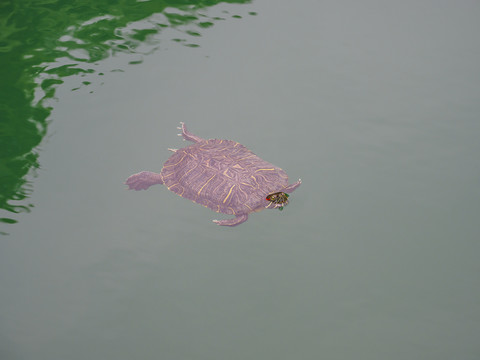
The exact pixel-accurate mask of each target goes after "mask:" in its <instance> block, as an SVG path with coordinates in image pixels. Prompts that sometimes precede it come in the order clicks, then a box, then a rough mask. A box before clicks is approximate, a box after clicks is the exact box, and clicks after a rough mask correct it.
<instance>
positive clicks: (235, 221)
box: [212, 214, 248, 226]
mask: <svg viewBox="0 0 480 360" xmlns="http://www.w3.org/2000/svg"><path fill="white" fill-rule="evenodd" d="M247 219H248V214H241V215H237V217H234V218H233V219H225V220H212V221H213V222H214V223H215V224H217V225H222V226H237V225H239V224H241V223H243V222H245V221H247Z"/></svg>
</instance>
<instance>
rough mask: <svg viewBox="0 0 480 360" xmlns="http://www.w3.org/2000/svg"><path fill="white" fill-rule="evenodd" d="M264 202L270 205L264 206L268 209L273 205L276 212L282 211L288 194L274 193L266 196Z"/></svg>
mask: <svg viewBox="0 0 480 360" xmlns="http://www.w3.org/2000/svg"><path fill="white" fill-rule="evenodd" d="M265 200H267V201H270V203H269V204H268V205H267V206H266V207H267V208H269V207H270V206H271V205H273V208H274V209H275V208H278V210H280V211H282V210H283V207H284V206H287V204H288V194H287V193H284V192H276V193H273V194H269V195H267V197H266V198H265Z"/></svg>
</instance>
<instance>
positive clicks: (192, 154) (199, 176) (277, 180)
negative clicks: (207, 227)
mask: <svg viewBox="0 0 480 360" xmlns="http://www.w3.org/2000/svg"><path fill="white" fill-rule="evenodd" d="M161 175H162V178H163V182H164V184H165V185H166V186H167V187H168V189H169V190H171V191H173V192H175V193H176V194H178V195H180V196H182V197H185V198H187V199H190V200H192V201H194V202H196V203H198V204H201V205H203V206H205V207H208V208H210V209H212V210H213V211H216V212H221V213H225V214H232V215H238V214H242V213H250V212H252V211H258V210H261V209H263V208H264V207H265V206H266V205H268V201H266V199H265V197H266V195H268V194H270V193H274V192H278V191H282V190H283V189H284V188H286V187H287V186H288V177H287V174H286V173H285V172H284V171H283V170H282V169H280V168H279V167H277V166H275V165H272V164H270V163H268V162H266V161H265V160H262V159H261V158H259V157H258V156H257V155H255V154H254V153H253V152H251V151H250V150H248V149H247V148H246V147H245V146H243V145H241V144H239V143H238V142H235V141H231V140H218V139H210V140H204V141H200V142H198V143H195V144H193V145H190V146H187V147H185V148H183V149H179V150H177V151H176V152H175V153H174V154H173V155H172V156H171V157H170V158H169V159H168V160H167V161H166V162H165V164H164V165H163V169H162V171H161Z"/></svg>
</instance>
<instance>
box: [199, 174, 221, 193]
mask: <svg viewBox="0 0 480 360" xmlns="http://www.w3.org/2000/svg"><path fill="white" fill-rule="evenodd" d="M215 176H217V174H215V175H213V176H212V177H211V178H210V179H208V180H207V182H206V183H205V184H203V186H202V187H201V188H200V190H198V193H197V195H200V192H201V191H202V189H203V188H204V187H205V186H207V184H208V183H209V182H210V180H212V179H213V178H214V177H215Z"/></svg>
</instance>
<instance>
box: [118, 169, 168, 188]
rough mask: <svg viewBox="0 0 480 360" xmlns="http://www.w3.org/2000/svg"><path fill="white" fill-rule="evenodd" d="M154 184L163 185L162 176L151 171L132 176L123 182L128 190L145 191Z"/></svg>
mask: <svg viewBox="0 0 480 360" xmlns="http://www.w3.org/2000/svg"><path fill="white" fill-rule="evenodd" d="M155 184H163V179H162V175H161V174H157V173H154V172H151V171H142V172H139V173H137V174H133V175H131V176H129V177H128V179H127V180H126V181H125V185H128V190H147V189H148V188H149V187H150V186H152V185H155Z"/></svg>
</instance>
